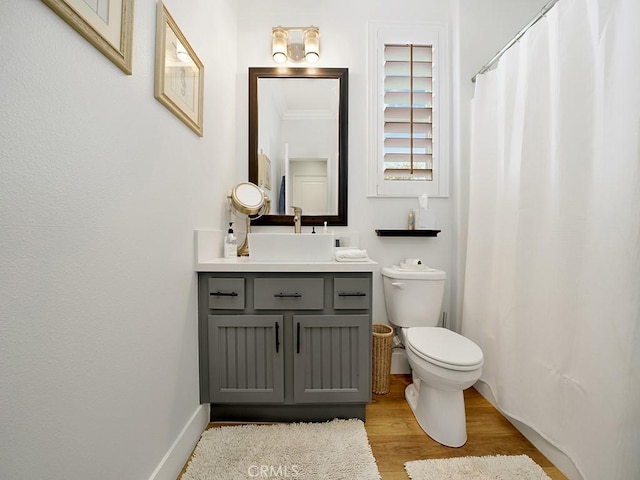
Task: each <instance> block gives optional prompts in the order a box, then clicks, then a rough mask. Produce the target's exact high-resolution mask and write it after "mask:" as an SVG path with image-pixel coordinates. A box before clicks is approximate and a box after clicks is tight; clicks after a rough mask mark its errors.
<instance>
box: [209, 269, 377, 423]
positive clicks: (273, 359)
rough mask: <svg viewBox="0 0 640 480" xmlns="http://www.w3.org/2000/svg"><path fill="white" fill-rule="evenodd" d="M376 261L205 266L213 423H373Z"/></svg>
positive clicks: (210, 397) (210, 398)
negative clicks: (369, 408)
mask: <svg viewBox="0 0 640 480" xmlns="http://www.w3.org/2000/svg"><path fill="white" fill-rule="evenodd" d="M377 269H378V266H377V264H376V263H375V262H372V261H368V262H358V263H340V262H335V261H332V262H311V263H309V262H306V263H302V262H287V263H278V262H252V261H251V260H248V259H246V258H239V259H237V260H236V259H232V260H228V259H224V260H219V261H212V262H208V263H200V264H198V303H199V305H198V326H199V349H200V350H199V359H200V401H201V402H202V403H210V404H211V420H230V421H324V420H331V419H333V418H360V419H362V420H364V418H365V406H366V404H367V403H368V402H369V401H370V400H371V323H372V321H371V292H372V272H374V271H377Z"/></svg>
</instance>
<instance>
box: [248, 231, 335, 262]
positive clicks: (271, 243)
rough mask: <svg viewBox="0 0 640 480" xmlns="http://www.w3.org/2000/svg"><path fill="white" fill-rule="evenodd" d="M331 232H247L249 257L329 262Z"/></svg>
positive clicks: (285, 260)
mask: <svg viewBox="0 0 640 480" xmlns="http://www.w3.org/2000/svg"><path fill="white" fill-rule="evenodd" d="M334 242H335V240H334V236H333V234H327V235H325V234H318V233H316V234H313V233H249V258H250V259H251V260H255V261H258V262H330V261H331V260H333V247H334Z"/></svg>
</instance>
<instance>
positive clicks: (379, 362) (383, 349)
mask: <svg viewBox="0 0 640 480" xmlns="http://www.w3.org/2000/svg"><path fill="white" fill-rule="evenodd" d="M392 341H393V328H392V327H390V326H389V325H385V324H383V323H374V324H373V372H372V377H373V378H372V380H373V382H372V384H373V386H372V388H371V391H372V392H373V393H376V394H378V395H384V394H386V393H389V379H390V375H391V344H392Z"/></svg>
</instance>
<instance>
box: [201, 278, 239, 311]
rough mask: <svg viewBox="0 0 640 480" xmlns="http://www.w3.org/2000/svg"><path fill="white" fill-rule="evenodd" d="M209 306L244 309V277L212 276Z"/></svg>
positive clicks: (222, 308)
mask: <svg viewBox="0 0 640 480" xmlns="http://www.w3.org/2000/svg"><path fill="white" fill-rule="evenodd" d="M209 308H210V309H213V310H244V278H210V279H209Z"/></svg>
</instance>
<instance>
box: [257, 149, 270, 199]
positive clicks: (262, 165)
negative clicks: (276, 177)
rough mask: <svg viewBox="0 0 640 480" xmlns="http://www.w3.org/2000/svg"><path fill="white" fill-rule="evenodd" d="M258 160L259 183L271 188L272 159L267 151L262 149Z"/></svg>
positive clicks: (268, 188)
mask: <svg viewBox="0 0 640 480" xmlns="http://www.w3.org/2000/svg"><path fill="white" fill-rule="evenodd" d="M259 157H260V161H259V162H258V185H259V186H261V187H264V188H266V189H267V190H271V160H269V157H268V156H267V154H266V153H264V152H263V151H262V150H260V155H259Z"/></svg>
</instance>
